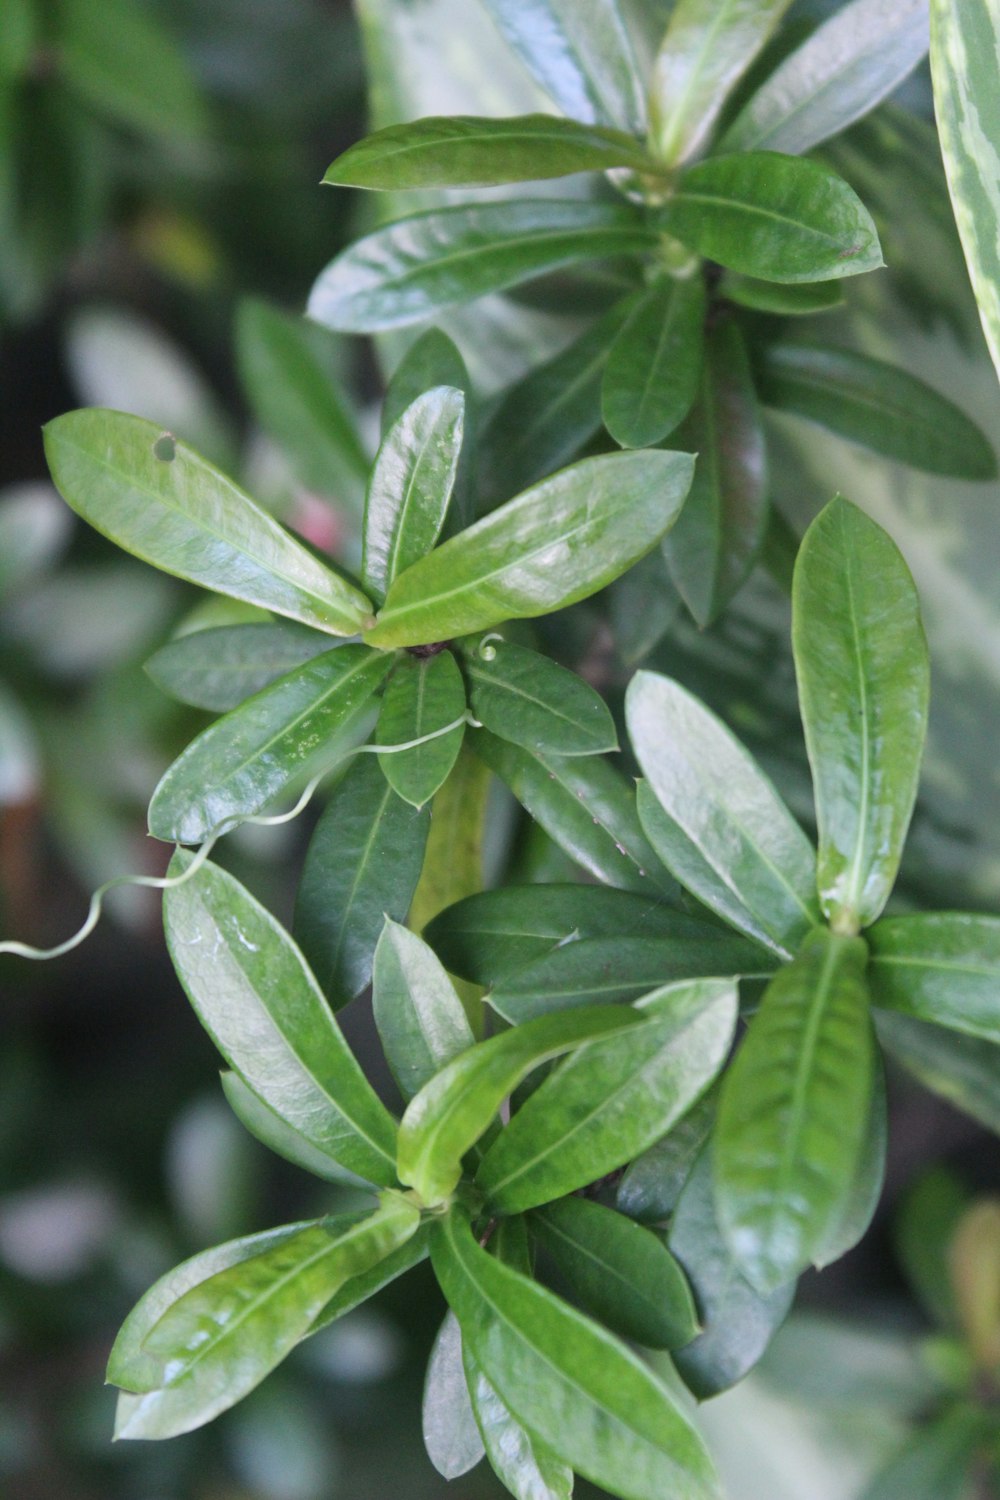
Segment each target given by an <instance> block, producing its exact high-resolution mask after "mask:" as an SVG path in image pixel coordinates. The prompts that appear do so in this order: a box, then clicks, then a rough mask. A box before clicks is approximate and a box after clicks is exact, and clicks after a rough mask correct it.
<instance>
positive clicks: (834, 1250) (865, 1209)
mask: <svg viewBox="0 0 1000 1500" xmlns="http://www.w3.org/2000/svg"><path fill="white" fill-rule="evenodd" d="M888 1139H889V1120H888V1101H887V1099H886V1091H885V1067H884V1065H883V1062H882V1054H881V1053H880V1052H879V1051H878V1050H877V1049H876V1053H875V1066H874V1079H873V1088H872V1099H871V1108H870V1110H869V1114H868V1123H867V1125H866V1127H865V1132H864V1137H863V1145H862V1150H861V1156H860V1158H859V1161H858V1168H857V1171H856V1173H855V1175H854V1182H853V1183H852V1185H851V1190H850V1192H849V1194H848V1195H847V1198H846V1199H845V1204H844V1211H843V1213H842V1215H841V1217H840V1220H839V1222H838V1223H836V1224H835V1225H834V1227H833V1229H832V1230H831V1232H830V1234H829V1235H828V1236H827V1238H826V1239H825V1240H824V1242H823V1244H822V1245H821V1246H820V1247H819V1249H818V1250H817V1252H816V1263H817V1265H819V1266H820V1267H822V1266H829V1265H832V1264H833V1262H834V1261H836V1260H839V1259H840V1257H841V1256H842V1255H846V1254H847V1252H848V1250H853V1249H854V1247H855V1245H856V1244H858V1242H859V1241H860V1240H861V1239H862V1238H863V1236H864V1235H865V1234H866V1232H867V1230H868V1226H869V1225H870V1224H871V1221H872V1219H873V1218H874V1216H875V1210H876V1209H877V1208H878V1204H879V1199H880V1198H881V1196H882V1186H883V1183H884V1182H885V1153H886V1147H887V1145H888Z"/></svg>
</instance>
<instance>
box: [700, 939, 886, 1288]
mask: <svg viewBox="0 0 1000 1500" xmlns="http://www.w3.org/2000/svg"><path fill="white" fill-rule="evenodd" d="M867 956H868V953H867V949H866V947H865V944H864V943H863V942H862V940H861V939H860V938H853V937H844V936H841V935H839V934H837V933H833V932H830V931H829V929H828V928H825V927H817V928H814V930H813V931H812V932H811V933H810V934H809V936H808V938H807V939H806V941H805V943H804V944H803V946H802V949H801V951H800V953H799V955H798V957H797V958H796V959H795V961H794V962H793V963H791V964H789V965H788V966H787V967H786V968H784V969H782V970H781V971H780V972H779V973H778V975H777V976H776V977H775V978H774V979H772V981H771V983H770V985H769V986H768V988H767V990H766V992H765V995H764V999H763V1001H762V1002H761V1006H760V1009H759V1010H758V1012H757V1014H756V1015H755V1016H754V1018H753V1021H752V1022H751V1025H750V1031H749V1033H748V1035H747V1038H746V1040H745V1041H744V1043H743V1046H742V1047H741V1048H740V1051H739V1052H738V1053H737V1056H736V1061H735V1062H734V1064H733V1066H732V1067H731V1068H730V1070H729V1072H728V1073H727V1074H726V1077H725V1079H724V1081H723V1085H722V1093H721V1096H720V1099H719V1119H718V1125H717V1128H716V1131H715V1135H714V1138H713V1139H714V1157H715V1174H716V1200H717V1206H718V1214H719V1221H720V1223H721V1225H722V1228H723V1232H724V1233H725V1236H726V1239H727V1241H728V1243H729V1246H730V1249H731V1250H732V1253H733V1256H734V1257H735V1259H736V1260H737V1262H738V1263H739V1265H740V1267H741V1268H742V1270H743V1273H744V1275H745V1276H746V1277H747V1278H748V1280H749V1281H750V1282H751V1283H752V1284H753V1285H754V1286H755V1287H756V1288H757V1289H758V1291H761V1292H770V1291H773V1290H774V1289H775V1288H776V1287H779V1286H781V1285H782V1284H783V1283H784V1282H786V1281H789V1280H791V1279H792V1278H793V1277H795V1276H797V1275H798V1274H799V1273H800V1272H801V1271H804V1270H805V1268H806V1267H807V1266H808V1265H809V1264H810V1262H818V1261H820V1260H822V1258H823V1256H822V1251H823V1247H824V1245H825V1243H826V1241H827V1239H828V1237H829V1235H830V1234H831V1233H833V1232H835V1228H836V1226H837V1225H838V1224H839V1223H840V1222H841V1220H842V1218H843V1215H844V1213H845V1211H846V1208H847V1205H848V1201H849V1198H850V1194H851V1189H852V1186H853V1184H854V1182H855V1180H856V1176H857V1172H858V1168H859V1163H860V1161H861V1158H862V1155H863V1152H864V1147H865V1138H866V1133H867V1128H868V1122H869V1118H870V1114H871V1103H872V1091H873V1087H874V1071H875V1046H874V1037H873V1033H872V1025H871V1017H870V1015H869V1001H868V990H867V987H866V985H865V978H864V970H865V963H866V961H867Z"/></svg>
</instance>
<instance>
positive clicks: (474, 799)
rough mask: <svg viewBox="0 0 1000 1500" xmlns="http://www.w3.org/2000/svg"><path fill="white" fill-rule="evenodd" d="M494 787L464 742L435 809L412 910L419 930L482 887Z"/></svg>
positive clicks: (413, 919) (439, 793)
mask: <svg viewBox="0 0 1000 1500" xmlns="http://www.w3.org/2000/svg"><path fill="white" fill-rule="evenodd" d="M489 790H490V773H489V771H488V770H487V769H486V767H485V766H484V765H483V764H482V762H481V761H480V760H478V759H477V757H476V756H474V755H472V754H471V753H470V751H469V749H468V747H467V746H465V745H463V747H462V750H461V752H460V753H459V757H458V760H457V761H456V762H455V766H454V769H453V771H452V773H451V775H450V776H449V777H448V780H447V781H446V782H445V784H444V786H443V787H442V788H441V790H440V791H439V792H438V794H437V796H436V797H435V799H434V805H433V807H432V809H431V812H432V816H431V831H430V833H429V835H428V838H427V852H426V854H425V856H424V868H423V870H422V871H421V875H420V883H419V884H418V886H417V890H416V893H415V895H414V897H413V908H412V910H411V912H410V926H411V927H412V928H413V930H414V931H415V932H420V931H421V930H422V929H423V928H424V927H425V926H426V924H427V923H428V922H429V921H430V920H431V918H432V917H436V916H437V914H438V912H439V911H443V910H444V908H445V907H446V906H450V905H451V904H452V903H453V902H454V901H460V900H462V898H463V897H464V896H468V895H471V894H472V892H473V891H478V890H481V889H482V884H483V838H484V831H485V824H486V810H487V800H488V797H489Z"/></svg>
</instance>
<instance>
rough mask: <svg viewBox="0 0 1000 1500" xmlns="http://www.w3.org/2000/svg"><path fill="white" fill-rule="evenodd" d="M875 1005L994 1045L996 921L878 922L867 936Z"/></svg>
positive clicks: (999, 931)
mask: <svg viewBox="0 0 1000 1500" xmlns="http://www.w3.org/2000/svg"><path fill="white" fill-rule="evenodd" d="M869 947H870V948H871V966H870V969H869V984H870V985H871V991H872V999H873V1001H874V1002H875V1004H876V1005H882V1006H886V1007H888V1009H889V1010H894V1011H899V1012H901V1013H902V1014H903V1015H905V1016H913V1017H915V1018H916V1019H917V1020H919V1021H932V1022H934V1023H935V1024H936V1025H937V1026H947V1027H950V1028H951V1029H953V1030H955V1031H967V1032H968V1033H969V1034H970V1035H972V1036H979V1037H982V1038H984V1040H986V1041H988V1042H1000V918H997V917H988V916H979V915H976V914H974V913H972V912H926V913H925V912H918V913H914V914H913V915H909V916H902V917H883V919H882V920H881V921H880V922H877V923H876V924H875V926H874V927H873V928H872V930H871V933H870V935H869Z"/></svg>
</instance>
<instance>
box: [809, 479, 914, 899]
mask: <svg viewBox="0 0 1000 1500" xmlns="http://www.w3.org/2000/svg"><path fill="white" fill-rule="evenodd" d="M792 645H793V649H794V652H795V672H796V676H797V678H798V685H799V701H800V704H801V708H802V719H803V723H804V725H805V732H806V748H807V750H808V752H809V764H810V766H811V767H812V776H813V787H814V794H815V798H816V819H817V823H818V825H819V866H818V884H819V896H820V904H821V905H822V908H823V911H824V913H825V915H826V916H827V917H829V918H830V920H831V921H832V922H834V923H835V924H836V923H838V922H842V923H845V924H846V925H848V926H850V925H851V924H859V925H860V926H862V927H866V926H868V925H869V923H871V922H874V920H875V918H876V917H877V916H878V915H879V913H880V912H881V910H882V908H883V906H884V905H885V903H886V900H887V899H888V896H889V892H890V891H891V890H892V886H893V882H894V880H895V878H896V871H897V869H898V868H899V859H900V855H901V853H902V847H903V842H904V840H905V838H906V831H907V828H908V827H909V823H910V815H911V813H912V811H913V804H914V801H915V799H916V795H917V780H918V777H919V774H920V759H921V755H922V753H923V747H924V736H925V733H926V725H927V703H928V694H929V668H928V660H927V645H926V642H925V640H924V632H923V626H922V625H921V622H920V606H919V601H918V598H917V591H916V588H915V586H914V583H913V579H912V578H911V576H910V572H909V569H908V568H907V566H906V563H905V562H904V561H903V558H902V557H901V556H900V553H899V551H898V550H897V548H896V546H895V543H894V542H893V541H892V539H891V537H889V536H888V535H887V534H886V533H885V532H884V531H883V530H882V528H881V527H880V526H877V525H876V524H875V522H874V521H872V520H869V518H868V517H867V516H866V515H865V514H864V513H863V512H862V511H860V510H858V509H857V507H856V506H853V505H851V504H850V503H849V502H848V501H846V500H844V499H842V498H840V497H838V498H836V499H835V500H832V501H831V502H830V504H829V505H828V506H826V508H825V509H824V510H823V511H821V512H820V514H819V515H818V516H817V518H816V520H815V521H814V522H813V523H812V525H811V526H810V528H809V530H808V531H807V532H806V535H805V537H804V539H803V542H802V546H801V547H800V549H799V555H798V560H797V562H796V565H795V579H794V585H793V593H792Z"/></svg>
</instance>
